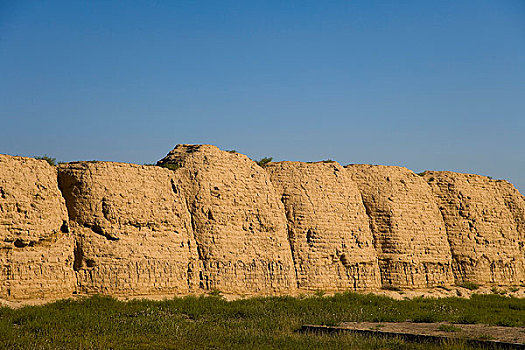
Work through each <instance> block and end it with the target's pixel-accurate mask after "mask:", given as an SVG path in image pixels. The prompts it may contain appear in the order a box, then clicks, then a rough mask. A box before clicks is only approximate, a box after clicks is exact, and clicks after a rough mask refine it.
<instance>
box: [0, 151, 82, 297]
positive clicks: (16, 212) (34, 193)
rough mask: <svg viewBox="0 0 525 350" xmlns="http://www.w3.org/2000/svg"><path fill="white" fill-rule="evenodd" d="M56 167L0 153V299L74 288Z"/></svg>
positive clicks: (63, 292)
mask: <svg viewBox="0 0 525 350" xmlns="http://www.w3.org/2000/svg"><path fill="white" fill-rule="evenodd" d="M56 179H57V173H56V169H55V168H54V167H52V166H50V165H49V164H48V163H47V162H46V161H44V160H36V159H33V158H24V157H12V156H7V155H0V298H3V299H16V300H22V299H45V298H50V297H54V298H58V297H62V296H67V295H70V294H71V293H72V292H73V291H74V289H75V282H76V281H75V278H74V274H73V269H72V268H71V266H72V264H73V239H72V237H71V234H70V233H69V228H68V217H67V211H66V206H65V203H64V199H63V198H62V195H61V193H60V191H59V189H58V186H57V181H56Z"/></svg>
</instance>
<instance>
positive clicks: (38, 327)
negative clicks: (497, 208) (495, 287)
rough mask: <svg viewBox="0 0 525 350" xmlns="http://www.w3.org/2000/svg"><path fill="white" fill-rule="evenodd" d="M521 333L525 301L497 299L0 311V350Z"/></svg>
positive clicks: (349, 345) (117, 304) (184, 302)
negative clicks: (352, 325)
mask: <svg viewBox="0 0 525 350" xmlns="http://www.w3.org/2000/svg"><path fill="white" fill-rule="evenodd" d="M406 320H412V321H414V322H438V321H450V322H454V323H487V324H491V325H504V326H525V300H524V299H516V298H510V297H504V296H500V295H474V296H473V297H472V298H471V299H460V298H444V299H430V298H416V299H412V300H402V301H396V300H393V299H390V298H387V297H381V296H375V295H360V294H355V293H344V294H336V295H335V296H329V297H326V296H313V297H304V298H292V297H270V298H252V299H244V300H237V301H231V302H228V301H225V300H223V299H222V298H221V297H220V296H209V297H185V298H175V299H172V300H166V301H148V300H136V301H129V302H122V301H117V300H115V299H112V298H108V297H100V296H95V297H91V298H85V299H81V300H64V301H59V302H56V303H52V304H47V305H44V306H28V307H24V308H20V309H10V308H0V348H1V349H92V348H93V349H443V348H444V347H445V348H447V349H473V347H470V346H468V345H466V344H465V343H462V342H460V341H458V342H450V343H447V344H445V345H443V344H432V343H422V344H416V343H410V342H407V341H403V340H401V339H395V338H394V339H392V338H391V339H385V338H379V337H368V336H356V335H351V334H339V335H337V334H336V335H327V334H325V335H315V334H303V333H300V332H298V329H299V328H300V326H301V325H302V324H326V325H335V324H338V323H339V322H344V321H406Z"/></svg>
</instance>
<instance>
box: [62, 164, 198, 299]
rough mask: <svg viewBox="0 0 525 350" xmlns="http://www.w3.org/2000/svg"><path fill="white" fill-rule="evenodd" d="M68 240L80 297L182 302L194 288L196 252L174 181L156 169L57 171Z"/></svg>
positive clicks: (88, 167)
mask: <svg viewBox="0 0 525 350" xmlns="http://www.w3.org/2000/svg"><path fill="white" fill-rule="evenodd" d="M59 184H60V188H61V190H62V192H63V194H64V197H65V198H66V202H67V208H68V211H69V216H70V218H71V225H72V230H73V232H74V233H75V237H76V245H75V248H74V256H75V261H74V264H73V265H74V269H75V271H76V274H77V278H78V291H79V292H80V293H104V294H111V295H147V294H171V293H173V294H187V293H189V292H191V291H194V290H195V289H196V288H198V286H197V283H196V278H197V277H198V273H199V265H198V261H197V247H196V244H195V239H194V237H193V231H192V228H191V219H190V214H189V211H188V209H187V206H186V201H185V199H184V197H183V196H182V195H181V193H182V191H181V188H180V187H181V183H180V177H179V176H178V175H177V173H175V172H173V171H170V170H168V169H162V168H160V167H156V166H142V165H133V164H122V163H112V162H78V163H69V164H63V165H60V166H59Z"/></svg>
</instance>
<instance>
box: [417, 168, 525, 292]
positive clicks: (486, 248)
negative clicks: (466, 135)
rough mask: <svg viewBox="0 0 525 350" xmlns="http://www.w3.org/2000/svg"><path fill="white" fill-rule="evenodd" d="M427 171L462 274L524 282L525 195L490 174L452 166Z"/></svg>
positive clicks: (460, 278)
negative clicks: (461, 170) (451, 168)
mask: <svg viewBox="0 0 525 350" xmlns="http://www.w3.org/2000/svg"><path fill="white" fill-rule="evenodd" d="M423 175H424V178H425V179H426V181H427V182H428V184H429V185H430V186H431V188H432V191H433V193H434V195H435V198H436V200H437V202H438V204H439V209H440V210H441V213H442V214H443V218H444V220H445V224H446V228H447V233H448V239H449V241H450V247H451V250H452V255H453V261H454V274H455V277H456V280H457V281H459V282H462V281H472V282H476V283H479V284H501V285H509V284H510V285H512V284H520V283H522V282H523V279H524V271H523V249H522V247H523V216H522V215H523V201H522V200H520V197H521V199H522V198H523V197H522V196H521V195H520V194H519V193H517V191H514V190H513V189H512V188H510V186H508V185H505V184H504V183H503V182H500V181H496V180H491V179H490V178H488V177H485V176H480V175H471V174H459V173H454V172H450V171H427V172H425V173H424V174H423ZM520 213H521V214H520ZM520 232H521V233H520Z"/></svg>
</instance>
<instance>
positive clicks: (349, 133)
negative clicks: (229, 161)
mask: <svg viewBox="0 0 525 350" xmlns="http://www.w3.org/2000/svg"><path fill="white" fill-rule="evenodd" d="M0 125H1V134H0V135H1V137H0V153H7V154H13V155H15V154H18V155H27V156H32V155H43V154H48V155H51V156H53V157H56V158H57V159H58V160H62V161H72V160H79V159H83V160H92V159H98V160H113V161H122V162H132V163H153V162H155V161H156V160H158V159H160V158H162V157H163V156H164V155H165V154H166V153H167V152H168V151H169V150H170V149H172V148H173V146H174V145H176V144H178V143H210V144H214V145H217V146H219V147H220V148H222V149H235V150H237V151H239V152H241V153H244V154H247V155H248V156H250V157H252V158H261V157H264V156H272V157H273V158H274V159H276V160H301V161H311V160H321V159H327V158H330V159H334V160H337V161H339V162H340V163H342V164H348V163H372V164H385V165H401V166H406V167H408V168H410V169H413V170H414V171H417V172H419V171H422V170H425V169H429V170H453V171H459V172H469V173H477V174H482V175H489V176H492V177H494V178H505V179H508V180H509V181H511V182H513V183H514V184H515V185H516V186H517V187H518V188H519V189H520V191H521V192H522V193H525V2H523V1H506V0H494V1H483V0H476V1H443V0H440V1H287V2H283V1H182V0H181V1H5V0H0Z"/></svg>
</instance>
